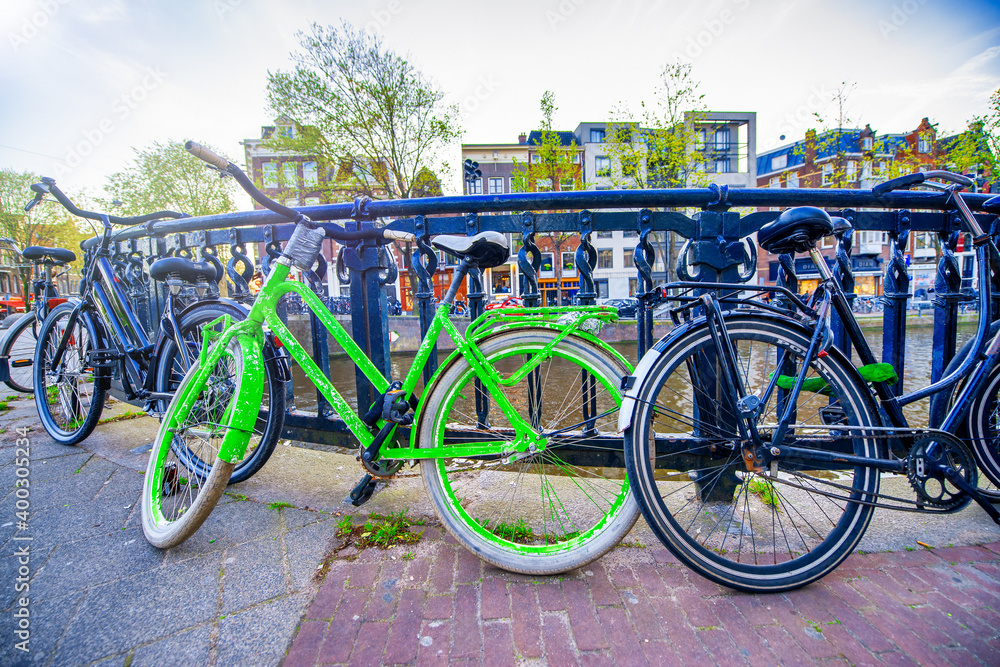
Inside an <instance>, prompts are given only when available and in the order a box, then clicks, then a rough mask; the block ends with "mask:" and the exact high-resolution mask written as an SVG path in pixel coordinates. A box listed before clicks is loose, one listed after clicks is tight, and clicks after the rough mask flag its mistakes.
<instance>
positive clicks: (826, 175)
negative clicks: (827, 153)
mask: <svg viewBox="0 0 1000 667" xmlns="http://www.w3.org/2000/svg"><path fill="white" fill-rule="evenodd" d="M831 183H833V165H832V164H824V165H823V185H830V184H831Z"/></svg>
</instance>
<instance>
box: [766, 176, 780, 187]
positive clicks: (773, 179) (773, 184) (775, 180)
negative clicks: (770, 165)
mask: <svg viewBox="0 0 1000 667" xmlns="http://www.w3.org/2000/svg"><path fill="white" fill-rule="evenodd" d="M767 187H769V188H780V187H781V179H780V178H778V177H777V176H772V177H771V180H770V182H769V183H768V184H767Z"/></svg>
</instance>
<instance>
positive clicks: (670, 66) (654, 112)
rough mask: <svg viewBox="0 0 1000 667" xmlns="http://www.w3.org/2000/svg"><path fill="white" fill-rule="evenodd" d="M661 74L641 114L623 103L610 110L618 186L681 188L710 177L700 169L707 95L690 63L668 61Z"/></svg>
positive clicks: (608, 145)
mask: <svg viewBox="0 0 1000 667" xmlns="http://www.w3.org/2000/svg"><path fill="white" fill-rule="evenodd" d="M661 77H662V80H661V82H660V85H659V86H658V87H657V88H656V89H655V90H654V91H653V97H652V100H651V101H649V102H646V101H642V102H640V105H641V111H640V112H639V114H638V115H635V114H633V113H632V111H631V110H629V109H627V108H626V106H625V105H624V104H622V103H619V104H618V106H617V107H616V108H615V109H613V110H612V112H611V122H610V124H609V127H608V132H607V135H606V137H605V152H606V153H607V155H608V157H610V158H611V170H610V173H609V174H608V176H609V177H610V178H611V181H612V183H613V184H614V186H615V187H617V188H636V189H647V188H681V187H686V186H691V185H703V184H704V183H707V182H708V181H709V180H710V179H709V178H708V177H707V176H706V175H705V174H704V170H703V169H702V167H703V165H704V163H705V157H704V155H703V154H702V151H703V149H704V148H705V146H704V143H703V142H702V135H701V133H700V128H699V127H698V123H699V122H700V121H701V120H702V119H703V118H704V114H705V112H706V108H705V102H704V98H705V96H704V95H702V94H701V93H699V92H698V86H699V83H698V81H697V80H696V79H695V78H694V73H693V71H692V67H691V64H690V63H685V62H680V61H677V62H672V63H667V65H665V66H664V68H663V71H662V73H661Z"/></svg>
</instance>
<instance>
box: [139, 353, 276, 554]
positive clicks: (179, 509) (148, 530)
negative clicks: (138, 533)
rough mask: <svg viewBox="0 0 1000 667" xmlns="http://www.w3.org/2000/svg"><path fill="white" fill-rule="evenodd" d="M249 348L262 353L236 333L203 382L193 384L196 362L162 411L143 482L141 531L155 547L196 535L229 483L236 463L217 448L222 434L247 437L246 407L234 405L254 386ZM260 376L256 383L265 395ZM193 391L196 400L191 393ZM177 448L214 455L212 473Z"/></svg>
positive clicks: (205, 456)
mask: <svg viewBox="0 0 1000 667" xmlns="http://www.w3.org/2000/svg"><path fill="white" fill-rule="evenodd" d="M249 354H257V355H259V354H260V350H259V349H257V348H256V347H255V343H253V342H246V341H245V340H244V339H242V338H234V339H233V340H232V341H231V342H230V344H229V347H228V348H227V350H226V351H225V352H224V353H223V357H222V358H221V359H220V360H219V363H218V364H216V367H215V369H213V372H212V373H211V374H209V375H207V376H206V377H205V379H204V380H203V381H202V382H201V383H200V386H198V385H197V384H195V379H196V377H197V375H198V371H199V368H200V366H199V362H195V363H194V364H193V365H192V366H191V369H190V370H189V371H188V374H187V375H185V376H184V379H183V380H182V381H181V383H180V386H179V387H178V389H177V392H176V393H175V394H174V397H173V399H172V400H171V401H170V405H169V406H168V407H167V411H166V413H164V415H163V420H162V421H161V422H160V428H159V430H158V431H157V433H156V439H155V440H154V441H153V448H152V451H151V452H150V454H149V463H148V464H147V466H146V475H145V477H144V479H143V488H142V532H143V534H144V535H145V536H146V540H147V541H148V542H149V543H150V544H152V545H153V546H155V547H158V548H160V549H169V548H171V547H174V546H177V545H178V544H180V543H182V542H183V541H184V540H186V539H187V538H189V537H190V536H191V535H193V534H194V533H195V532H196V531H197V530H198V529H199V528H200V527H201V525H202V524H203V523H204V522H205V519H207V518H208V516H209V514H211V513H212V510H213V509H214V508H215V506H216V504H217V503H218V502H219V498H220V497H221V496H222V493H223V492H224V491H225V489H226V485H227V484H228V483H229V477H230V475H231V474H232V472H233V470H234V469H235V467H236V464H235V463H230V462H227V461H224V460H222V459H220V458H219V457H218V453H219V448H220V445H221V442H222V439H223V438H225V437H233V438H239V437H249V435H248V434H247V433H245V432H242V431H241V429H240V428H238V420H239V419H240V418H241V417H242V412H241V411H239V410H231V409H230V406H231V405H232V404H234V403H235V404H236V405H240V404H245V403H246V397H247V396H249V394H251V393H254V391H255V388H254V386H253V385H254V383H253V378H252V377H250V375H251V374H250V373H249V372H248V373H244V358H245V357H246V356H247V355H249ZM228 361H231V362H232V364H231V365H229V364H228V363H227V362H228ZM261 382H262V380H261V381H260V382H258V384H257V387H258V388H260V390H261V396H263V385H262V384H261ZM242 392H246V395H243V393H242ZM192 393H195V398H194V400H190V399H189V395H190V394H192ZM186 399H187V400H186ZM227 399H228V400H227ZM185 403H186V404H185ZM178 451H194V452H198V459H199V460H200V461H204V460H207V459H212V461H213V463H212V465H211V468H210V469H209V471H208V474H207V475H203V471H200V470H199V469H197V468H194V469H192V468H188V467H187V466H186V465H185V463H184V459H182V458H181V457H178V456H177V452H178Z"/></svg>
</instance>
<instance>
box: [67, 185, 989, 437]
mask: <svg viewBox="0 0 1000 667" xmlns="http://www.w3.org/2000/svg"><path fill="white" fill-rule="evenodd" d="M962 196H963V197H964V198H965V200H966V202H967V203H968V204H969V206H970V207H971V208H972V210H974V211H982V204H983V202H985V201H986V200H987V199H989V198H990V197H991V195H980V194H965V195H962ZM797 205H810V206H819V207H822V208H824V209H826V210H828V211H830V212H831V213H832V214H835V215H841V216H843V217H845V218H847V219H848V220H849V221H851V223H852V225H853V227H854V231H853V232H852V233H848V234H845V235H844V237H843V239H841V240H840V241H839V242H838V247H837V248H836V259H835V267H836V271H837V275H838V276H839V278H840V280H841V281H842V284H843V285H844V287H845V290H846V291H847V292H848V293H853V291H854V285H855V278H854V275H853V270H852V260H851V254H852V250H853V246H854V239H855V237H856V235H857V233H858V232H860V231H876V232H884V233H885V234H887V236H888V240H889V247H890V253H889V255H890V256H889V259H888V261H886V262H885V266H884V270H883V277H882V284H883V297H882V301H883V303H884V304H885V308H884V315H883V334H882V342H883V345H882V355H883V360H884V361H887V362H889V363H891V364H893V366H894V367H895V368H896V369H897V372H898V374H899V376H900V377H903V368H904V366H905V354H906V350H905V345H906V310H907V300H908V299H909V298H910V293H911V291H912V290H910V279H911V276H910V273H909V266H908V263H907V259H906V258H907V253H908V250H909V237H910V235H911V234H912V233H918V232H931V233H933V234H936V235H937V238H938V240H939V245H940V253H939V260H938V264H937V272H936V278H935V295H936V296H935V300H934V311H935V312H934V334H933V336H934V355H933V359H934V362H933V363H934V367H933V369H932V377H933V378H935V379H936V378H937V377H940V375H941V371H942V370H943V369H944V367H945V365H946V364H947V362H948V361H949V360H950V359H951V357H952V356H953V355H954V353H955V349H956V334H957V322H958V314H959V313H958V311H959V304H960V303H961V302H962V301H963V299H965V298H967V296H966V295H965V294H963V286H962V272H961V270H960V268H959V266H958V260H957V257H956V254H955V253H956V248H957V244H958V242H959V235H960V233H961V232H963V231H967V230H963V229H962V228H961V219H960V218H959V217H958V215H957V213H956V212H955V211H954V210H952V207H949V206H948V200H947V196H946V195H944V194H941V193H938V192H929V191H896V192H891V193H889V194H887V195H884V196H882V197H876V196H875V195H873V194H872V193H871V191H868V190H836V189H783V188H782V189H772V188H762V189H728V188H726V187H725V186H723V187H718V186H712V187H709V188H687V189H674V190H617V191H576V192H546V193H524V194H511V195H488V196H487V195H473V196H462V197H435V198H424V199H408V200H385V201H374V200H370V199H367V198H359V199H357V200H356V201H354V202H353V203H347V204H330V205H323V206H308V207H302V208H300V210H302V211H303V212H305V213H306V214H307V215H308V216H309V217H310V218H312V219H313V220H315V221H317V222H319V223H321V224H324V225H338V226H342V227H343V228H347V229H358V228H363V227H366V226H371V225H382V224H384V225H386V226H389V227H392V228H397V229H403V230H406V231H409V232H413V233H414V234H416V235H417V236H418V237H419V238H420V239H421V241H422V242H421V243H418V247H417V249H416V251H415V252H414V253H413V256H412V270H413V272H414V273H415V274H416V279H417V286H418V288H417V291H416V293H415V301H416V305H417V307H416V309H415V311H416V314H417V315H418V316H419V318H420V322H421V334H423V333H424V332H425V331H426V330H427V327H428V326H429V323H430V320H431V318H432V317H433V298H434V290H433V285H432V282H431V278H432V275H433V273H434V271H435V269H436V266H437V258H436V256H435V254H434V252H433V250H432V249H431V247H430V246H429V245H428V244H427V243H426V240H427V239H429V238H430V237H432V236H435V235H437V234H468V235H472V234H476V233H479V232H482V231H487V230H492V231H498V232H502V233H506V234H511V235H512V236H513V237H515V238H516V239H517V240H518V241H519V242H520V243H519V245H520V249H519V252H518V256H517V259H516V262H517V266H518V274H519V279H520V281H521V290H520V291H521V296H522V297H523V298H524V300H525V304H526V305H537V304H539V303H540V300H541V294H540V291H539V282H538V281H539V269H540V266H541V251H540V249H539V246H538V239H539V237H541V236H544V235H546V234H560V235H565V234H567V233H570V234H578V235H579V239H580V241H579V244H578V247H577V249H576V268H577V274H578V276H579V291H578V293H577V297H578V299H579V302H580V303H582V304H585V305H586V304H593V303H594V302H595V301H596V299H597V296H598V294H597V290H596V289H595V282H594V271H595V268H596V260H597V253H596V249H595V247H594V239H595V238H596V235H597V234H598V233H600V232H610V231H628V232H637V233H638V235H637V236H636V237H635V241H636V244H635V248H634V265H635V270H636V277H637V279H638V283H637V285H638V290H637V292H638V293H640V294H641V293H644V292H647V291H649V290H650V289H651V288H652V287H653V286H654V275H653V267H654V265H655V262H656V257H655V253H656V250H655V247H654V239H655V238H656V237H655V236H653V235H654V234H657V233H662V232H668V231H669V232H674V233H676V234H677V235H679V236H680V237H682V239H683V245H682V247H681V252H680V253H679V255H678V261H677V274H678V275H677V276H676V277H677V278H680V279H684V280H697V281H705V282H729V283H743V282H756V277H757V275H758V259H757V258H758V254H759V252H760V251H758V249H757V248H756V246H755V245H754V241H753V235H754V233H755V232H756V231H757V230H758V229H760V227H761V226H762V225H764V224H765V223H767V222H769V221H771V220H773V219H774V218H775V217H777V215H778V212H777V210H763V211H758V210H754V209H759V208H772V207H773V208H784V207H789V206H797ZM511 211H517V212H516V213H511ZM551 211H557V212H551ZM692 211H693V212H692ZM977 215H978V216H979V217H980V222H981V224H982V226H983V228H984V229H988V230H991V233H994V234H996V233H1000V229H998V228H997V225H996V224H995V223H996V216H994V215H989V214H984V213H977ZM292 229H293V225H292V224H289V223H287V222H286V221H285V220H283V219H281V218H280V216H278V215H276V214H274V213H272V212H270V211H248V212H240V213H233V214H225V215H218V216H210V217H201V218H185V219H180V220H169V221H157V222H152V223H148V224H146V225H142V226H138V227H132V228H125V229H122V230H120V231H119V232H118V233H117V234H116V242H115V244H114V245H115V248H114V257H113V260H114V264H115V266H116V267H117V269H118V273H119V278H120V279H121V280H122V281H123V282H124V283H125V284H127V285H129V287H130V289H131V292H132V294H133V297H134V301H135V305H136V311H137V314H139V315H140V317H141V318H145V321H146V322H147V323H148V328H149V329H150V331H153V330H155V327H156V322H157V320H158V315H159V313H160V311H161V310H162V307H163V303H164V296H163V294H162V292H161V291H158V290H156V289H151V286H150V281H149V279H148V275H147V274H146V273H145V269H146V268H147V267H148V262H150V261H152V260H155V259H157V258H159V257H164V256H170V255H179V256H189V257H193V258H196V259H204V258H208V257H215V258H216V261H218V259H217V256H218V252H217V249H218V248H220V247H228V249H229V255H230V257H229V259H228V260H227V262H226V274H227V278H228V280H229V283H230V291H231V296H234V297H235V298H250V292H249V290H248V283H249V281H250V279H251V277H252V275H253V272H254V266H253V264H252V260H251V259H250V258H249V256H248V252H247V249H248V247H249V246H250V245H251V244H263V247H264V251H265V252H264V255H263V257H262V259H263V269H264V272H265V273H266V271H267V269H268V267H269V263H270V262H271V261H272V260H273V259H274V258H276V257H277V256H278V254H279V253H280V251H281V244H282V242H284V241H287V240H288V238H289V237H290V235H291V232H292ZM328 243H329V241H328ZM83 247H84V249H85V250H88V249H90V250H92V249H93V248H94V247H95V241H94V240H88V241H86V242H84V244H83ZM776 261H777V263H778V266H779V269H778V271H777V282H778V284H781V285H784V286H786V287H788V288H790V289H792V290H793V291H797V289H798V279H799V276H798V275H797V274H796V262H795V258H794V257H792V256H790V255H782V256H780V257H778V258H776ZM321 264H323V266H319V267H317V269H316V270H315V271H313V272H308V273H307V274H306V275H305V276H304V278H305V279H306V280H307V281H309V282H311V283H312V284H313V285H314V287H315V288H317V289H319V284H320V280H321V276H322V273H323V272H324V271H325V269H326V267H325V262H321ZM337 270H338V271H339V272H340V274H341V277H342V279H344V280H345V281H347V282H349V286H350V297H351V324H350V326H351V332H352V334H353V337H354V339H355V340H356V341H359V343H362V347H363V349H365V351H366V353H367V354H368V356H369V358H370V359H371V360H372V362H373V363H374V364H375V366H376V367H377V368H379V369H380V370H381V371H382V372H383V374H384V375H386V377H389V376H390V350H389V325H388V321H389V320H388V304H387V299H386V285H387V284H390V283H392V282H394V281H395V279H396V275H395V273H394V272H395V266H394V265H389V264H388V263H387V262H386V258H385V255H384V253H380V252H379V250H378V249H377V248H375V247H372V246H369V245H365V244H362V245H359V246H357V247H345V248H342V249H341V253H340V255H339V258H338V266H337ZM673 278H674V277H673V276H671V279H673ZM468 280H469V284H468V299H469V309H470V311H471V316H472V317H473V318H475V317H477V316H478V315H480V314H481V313H482V312H483V308H484V306H485V297H486V291H485V290H484V288H483V283H482V276H481V275H478V274H475V275H471V276H470V277H469V279H468ZM998 287H1000V286H994V291H993V294H994V302H993V307H992V313H991V316H992V317H993V318H994V319H996V318H997V317H998V315H1000V289H998ZM636 327H637V329H636V341H637V348H638V349H637V352H638V354H639V355H640V356H641V355H642V354H643V353H644V352H645V351H646V350H647V349H648V348H649V347H650V346H651V345H652V331H653V314H652V312H651V310H650V307H649V305H648V304H647V303H645V302H644V301H642V300H640V307H639V312H638V314H637V318H636ZM311 331H312V333H313V335H312V339H313V340H312V344H313V358H314V359H316V360H317V362H318V363H319V364H320V367H321V368H323V369H324V371H325V372H327V374H329V350H328V348H327V336H326V335H325V330H324V328H323V326H322V324H320V323H319V321H318V319H317V318H316V317H315V316H313V317H311ZM436 364H437V358H436V355H432V357H431V359H430V361H429V362H428V367H427V368H426V369H425V377H428V376H429V374H430V373H431V372H432V371H433V369H434V368H435V367H436ZM356 380H357V401H358V405H362V406H366V405H368V404H370V402H371V401H372V400H373V398H374V393H373V389H372V387H371V386H370V385H369V383H368V381H367V379H366V378H365V377H364V376H363V375H362V374H361V373H360V372H358V373H357V378H356ZM291 384H292V383H289V386H288V388H287V391H288V392H289V394H290V396H289V397H290V398H292V399H294V389H293V387H292V386H291ZM310 402H311V401H310ZM316 402H317V409H316V411H315V412H304V411H301V410H296V409H293V410H291V411H290V412H289V413H288V414H287V415H286V435H287V437H290V438H293V439H296V440H300V441H303V442H307V443H313V444H319V445H344V444H350V440H349V436H348V434H347V432H346V430H345V428H344V424H343V422H342V421H341V420H340V419H339V418H338V417H337V415H336V414H334V413H332V411H331V409H330V406H329V405H328V404H327V403H326V401H325V399H324V398H323V397H322V396H321V395H320V394H319V393H318V392H316ZM289 405H294V400H292V401H290V402H289Z"/></svg>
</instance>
